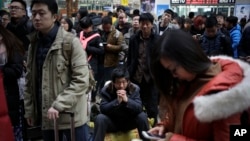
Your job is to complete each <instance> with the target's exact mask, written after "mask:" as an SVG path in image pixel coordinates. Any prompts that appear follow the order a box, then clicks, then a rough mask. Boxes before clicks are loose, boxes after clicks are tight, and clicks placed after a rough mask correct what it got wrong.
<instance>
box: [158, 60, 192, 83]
mask: <svg viewBox="0 0 250 141" xmlns="http://www.w3.org/2000/svg"><path fill="white" fill-rule="evenodd" d="M160 62H161V64H162V66H163V67H164V68H165V69H167V70H169V71H170V72H171V73H172V75H173V77H175V78H178V79H179V80H185V81H192V80H193V79H194V78H195V76H196V75H195V74H193V73H190V72H188V71H187V70H185V69H184V68H183V67H182V66H181V65H179V64H178V63H177V62H175V61H172V60H170V59H168V58H161V60H160Z"/></svg>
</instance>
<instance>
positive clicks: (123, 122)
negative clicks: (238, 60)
mask: <svg viewBox="0 0 250 141" xmlns="http://www.w3.org/2000/svg"><path fill="white" fill-rule="evenodd" d="M111 78H112V81H111V82H108V83H107V84H106V85H105V86H104V88H103V89H102V91H101V97H102V101H101V104H100V111H101V114H99V115H98V116H97V117H96V120H95V127H94V137H93V139H94V141H103V140H104V137H105V134H106V132H117V131H129V130H131V129H134V128H137V129H138V132H139V135H140V138H142V139H143V140H144V141H147V139H145V138H143V136H142V134H141V132H142V131H147V130H148V129H149V125H148V120H147V115H146V114H145V113H144V112H143V110H142V102H141V99H140V93H139V90H140V89H139V87H138V86H137V85H135V84H133V83H131V82H130V81H129V73H128V71H127V70H126V69H124V68H116V69H114V70H113V72H112V74H111Z"/></svg>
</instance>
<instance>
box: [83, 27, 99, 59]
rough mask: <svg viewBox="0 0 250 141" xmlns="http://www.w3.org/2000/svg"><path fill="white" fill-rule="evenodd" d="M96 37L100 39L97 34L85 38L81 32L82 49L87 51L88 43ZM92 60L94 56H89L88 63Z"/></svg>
mask: <svg viewBox="0 0 250 141" xmlns="http://www.w3.org/2000/svg"><path fill="white" fill-rule="evenodd" d="M95 37H100V34H98V33H95V34H93V35H91V36H89V37H88V38H85V37H84V36H83V32H82V31H81V32H80V41H81V43H82V48H83V49H86V48H87V45H88V42H89V41H90V40H92V39H93V38H95ZM91 58H92V54H90V55H89V57H88V61H89V60H90V59H91Z"/></svg>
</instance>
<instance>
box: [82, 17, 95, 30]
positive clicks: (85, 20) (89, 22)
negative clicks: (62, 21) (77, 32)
mask: <svg viewBox="0 0 250 141" xmlns="http://www.w3.org/2000/svg"><path fill="white" fill-rule="evenodd" d="M79 23H80V26H81V28H83V29H86V28H89V27H90V26H92V25H93V22H92V19H91V18H90V17H83V18H82V19H81V20H80V22H79Z"/></svg>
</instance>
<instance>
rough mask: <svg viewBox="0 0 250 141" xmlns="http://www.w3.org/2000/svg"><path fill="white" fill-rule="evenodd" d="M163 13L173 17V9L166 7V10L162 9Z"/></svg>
mask: <svg viewBox="0 0 250 141" xmlns="http://www.w3.org/2000/svg"><path fill="white" fill-rule="evenodd" d="M164 13H168V14H170V15H171V17H172V18H173V17H174V11H173V10H171V9H166V10H165V11H164Z"/></svg>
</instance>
